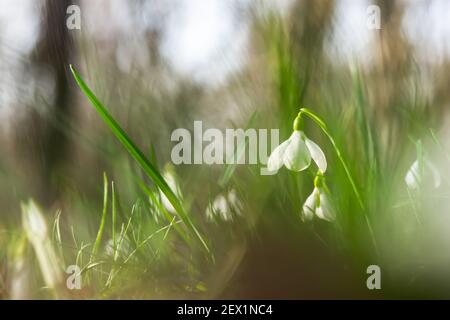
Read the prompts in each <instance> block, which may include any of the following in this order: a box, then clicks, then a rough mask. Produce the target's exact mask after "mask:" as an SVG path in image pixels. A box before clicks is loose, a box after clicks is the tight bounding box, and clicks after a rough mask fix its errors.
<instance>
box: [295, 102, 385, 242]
mask: <svg viewBox="0 0 450 320" xmlns="http://www.w3.org/2000/svg"><path fill="white" fill-rule="evenodd" d="M302 114H304V115H306V116H308V117H309V118H310V119H311V120H313V121H314V122H315V123H316V124H317V125H318V126H319V127H320V129H321V130H322V132H323V133H325V135H326V136H327V138H328V140H330V142H331V145H332V146H333V148H334V151H335V152H336V155H337V156H338V159H339V161H340V162H341V164H342V167H343V168H344V171H345V174H346V175H347V179H348V180H349V182H350V185H351V186H352V189H353V193H354V194H355V196H356V199H357V200H358V204H359V206H360V207H361V209H362V210H363V213H364V218H365V220H366V223H367V228H368V229H369V232H370V236H371V237H372V242H373V245H374V247H375V250H378V249H377V248H378V247H377V243H376V240H375V234H374V232H373V228H372V224H371V222H370V219H369V217H368V216H367V213H366V212H365V206H364V202H363V201H362V197H361V194H360V193H359V191H358V188H357V187H356V183H355V180H354V179H353V177H352V175H351V173H350V170H349V169H348V166H347V163H346V162H345V160H344V157H343V156H342V153H341V151H340V150H339V148H338V146H337V144H336V142H335V141H334V139H333V137H332V135H331V134H330V132H329V131H328V128H327V125H326V124H325V122H324V121H323V120H322V119H321V118H319V117H318V116H317V115H316V114H315V113H313V112H312V111H311V110H309V109H307V108H301V109H300V112H299V113H298V117H300V116H301V115H302Z"/></svg>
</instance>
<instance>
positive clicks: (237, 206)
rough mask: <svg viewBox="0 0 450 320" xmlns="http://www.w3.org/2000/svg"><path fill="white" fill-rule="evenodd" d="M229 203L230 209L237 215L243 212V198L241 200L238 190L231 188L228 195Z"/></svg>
mask: <svg viewBox="0 0 450 320" xmlns="http://www.w3.org/2000/svg"><path fill="white" fill-rule="evenodd" d="M227 199H228V204H229V206H230V209H231V210H232V211H233V212H234V213H235V214H237V215H240V214H241V211H242V203H241V200H239V198H238V196H237V194H236V190H234V189H231V190H230V192H229V193H228V196H227Z"/></svg>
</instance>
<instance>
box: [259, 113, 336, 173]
mask: <svg viewBox="0 0 450 320" xmlns="http://www.w3.org/2000/svg"><path fill="white" fill-rule="evenodd" d="M300 128H301V114H299V116H297V118H296V119H295V121H294V130H293V132H292V134H291V136H290V137H289V139H287V140H286V141H284V142H283V143H281V144H280V145H279V146H278V147H276V148H275V150H274V151H273V152H272V154H271V155H270V157H269V160H268V162H267V168H268V169H269V171H275V172H276V171H278V170H279V169H280V168H281V167H282V166H283V165H284V166H286V168H288V169H289V170H292V171H302V170H305V169H307V168H308V167H309V166H310V164H311V159H312V160H314V162H315V163H316V164H317V166H318V167H319V169H320V171H321V172H323V173H324V172H325V171H326V170H327V160H326V158H325V154H324V153H323V151H322V149H321V148H320V147H319V146H318V145H317V144H316V143H314V142H313V141H312V140H310V139H308V137H306V135H305V134H304V133H303V131H301V130H300Z"/></svg>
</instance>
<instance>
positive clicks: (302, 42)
mask: <svg viewBox="0 0 450 320" xmlns="http://www.w3.org/2000/svg"><path fill="white" fill-rule="evenodd" d="M377 3H378V4H379V5H380V6H381V8H382V14H383V15H382V21H384V23H385V24H384V25H383V29H382V30H380V31H374V32H377V37H376V41H375V42H376V43H375V44H374V49H373V60H374V62H373V64H372V65H370V66H367V65H364V64H362V63H358V62H357V61H355V62H352V63H353V64H352V65H347V64H342V63H337V62H336V61H334V60H333V59H332V57H330V56H329V55H326V46H325V43H326V40H327V37H328V36H329V35H330V33H331V29H332V25H333V13H334V11H335V8H336V2H335V1H331V0H328V1H325V0H324V1H294V2H293V4H292V5H291V7H290V10H289V12H288V13H287V14H283V15H282V14H280V13H279V12H278V11H276V10H267V8H266V9H265V10H262V9H261V8H260V7H259V5H256V4H255V5H254V6H251V8H250V10H249V11H250V13H249V18H248V19H249V21H250V23H249V24H250V31H249V34H250V35H249V39H250V40H249V42H250V44H249V46H250V49H249V52H250V53H249V55H250V57H249V59H248V61H247V62H246V64H245V65H244V66H243V67H242V68H241V70H239V71H238V72H236V73H235V74H233V75H232V76H231V77H229V78H227V81H226V82H225V83H224V84H222V85H220V86H216V87H208V86H206V85H201V84H199V83H196V82H195V81H191V80H190V79H186V78H183V77H178V76H177V75H176V73H175V72H174V71H173V70H172V69H171V68H170V65H168V64H167V63H166V62H165V61H164V59H162V58H161V57H159V56H158V54H157V53H154V52H153V54H155V55H156V58H155V59H153V60H152V61H153V64H152V65H151V66H149V68H148V69H147V70H141V69H139V68H138V67H133V68H132V71H131V72H128V73H125V72H123V71H121V70H120V69H119V68H118V67H117V65H116V64H115V63H114V61H113V59H111V58H108V54H105V53H104V52H101V51H102V50H101V49H102V47H101V46H102V44H101V43H96V42H95V41H93V40H92V39H90V38H89V37H88V36H84V35H83V34H82V35H79V36H77V37H76V39H74V43H71V46H72V45H73V46H74V47H76V48H77V50H78V51H77V53H76V54H73V55H67V56H66V57H65V58H64V59H63V60H64V61H59V62H57V63H60V64H58V66H59V68H61V67H62V65H63V66H64V70H63V72H64V76H65V77H66V78H65V79H66V80H65V81H67V83H66V84H64V86H66V87H67V88H65V90H67V91H68V92H70V94H67V95H68V96H70V99H69V97H65V98H64V99H67V101H64V102H60V103H63V104H67V106H68V107H67V109H64V110H65V111H61V110H60V109H58V103H56V104H54V105H53V108H54V109H52V111H51V112H49V113H48V114H47V116H46V117H41V116H39V117H38V119H39V121H42V123H45V124H46V125H47V126H49V127H51V128H53V130H55V131H54V132H53V131H51V134H50V135H54V134H56V135H63V136H64V137H65V139H67V141H64V142H61V143H63V144H64V148H62V147H61V149H60V147H59V146H58V147H56V148H55V146H53V145H52V141H53V140H52V139H49V140H45V141H46V144H42V140H40V139H41V138H39V136H38V135H37V136H33V132H34V131H38V132H41V133H42V132H46V131H45V130H44V131H40V130H41V129H42V128H40V126H38V125H36V126H33V125H30V126H29V127H28V128H27V129H29V130H31V131H30V132H31V133H29V135H31V137H29V139H28V140H27V144H23V143H22V142H23V140H20V139H19V140H13V141H14V142H13V143H12V144H13V147H12V148H11V147H10V148H9V149H8V148H7V147H5V150H8V152H7V153H6V154H5V156H4V157H1V158H0V206H1V213H0V297H2V298H133V299H134V298H137V299H146V298H147V299H148V298H374V299H378V298H449V297H450V296H449V292H450V291H449V289H450V288H449V285H448V282H447V281H446V279H447V277H448V276H449V271H448V270H450V269H449V268H447V266H448V264H449V262H450V254H449V253H447V252H450V250H448V249H449V245H450V242H449V241H450V239H449V238H448V236H447V234H448V229H449V227H450V219H449V218H448V216H449V212H448V205H449V185H448V178H447V174H448V173H447V170H446V168H447V167H448V161H449V154H450V153H449V150H450V149H448V147H449V146H448V143H447V141H446V133H447V131H446V119H447V117H448V113H447V110H448V103H449V101H448V99H449V98H450V95H449V94H448V92H447V91H446V88H447V86H448V80H449V78H448V72H447V70H448V61H443V62H440V63H436V64H434V65H431V66H426V67H425V68H424V67H421V66H419V63H418V62H417V61H416V59H415V54H414V49H413V48H412V46H410V45H409V44H408V43H407V40H406V39H405V37H404V35H403V34H402V32H401V23H400V21H401V17H402V14H403V10H404V7H403V5H402V4H401V1H378V2H377ZM156 38H157V37H156ZM147 40H148V42H149V46H157V45H158V43H156V44H154V43H153V42H152V41H155V39H154V38H153V37H151V38H149V39H147ZM35 63H37V62H35ZM69 63H73V64H74V65H75V66H77V68H79V70H78V71H79V72H80V74H81V75H82V78H83V79H84V80H85V81H86V83H87V84H88V86H89V87H90V89H88V88H87V87H85V86H84V85H81V88H82V89H83V90H80V89H79V88H78V87H77V86H76V82H75V80H74V79H73V78H72V76H71V73H70V71H69ZM61 64H62V65H61ZM430 75H431V77H430ZM430 78H431V80H430ZM78 81H80V79H78ZM79 83H80V82H79ZM425 84H426V85H425ZM60 85H63V84H61V83H60ZM425 88H427V90H425ZM58 90H59V89H58ZM90 90H92V91H90ZM83 91H84V94H86V95H87V97H88V98H89V99H90V101H91V102H93V104H94V106H95V108H92V107H91V105H90V102H89V100H88V99H87V98H86V96H85V95H84V94H83ZM94 95H95V96H96V98H93V97H94ZM61 99H62V98H61ZM35 104H36V105H41V104H43V105H47V102H45V101H42V100H41V99H39V98H36V101H35ZM236 106H237V107H236ZM69 107H70V108H72V111H73V113H72V112H71V113H68V112H66V111H67V110H69V109H70V108H69ZM302 107H307V108H309V109H310V110H312V112H314V113H315V114H317V115H318V116H319V117H320V118H321V119H323V121H324V122H325V123H326V125H327V127H328V130H329V133H330V135H331V136H332V138H333V139H334V141H335V142H336V146H337V147H338V148H339V150H341V152H342V157H343V158H344V159H345V161H346V163H348V165H349V172H350V173H351V175H352V176H353V177H354V179H355V187H356V188H357V191H358V192H359V194H360V195H361V198H362V206H361V205H360V204H359V203H358V199H357V198H356V196H355V192H354V190H353V189H352V185H351V184H350V182H349V180H348V176H347V173H346V172H345V168H344V167H343V166H342V163H341V162H340V161H339V158H338V156H337V154H336V152H335V149H334V148H333V146H332V144H331V143H330V140H329V139H328V138H327V136H325V135H324V133H323V132H322V131H321V130H320V128H319V127H318V126H317V124H316V123H314V122H313V121H311V120H310V119H305V123H304V125H305V127H304V131H305V132H307V134H308V137H310V138H311V139H313V140H314V141H315V142H316V143H317V144H319V145H320V146H321V148H322V149H323V150H324V152H325V154H326V157H327V161H328V170H327V172H326V175H325V179H326V183H327V185H328V187H329V189H330V196H331V199H332V202H333V204H334V208H335V210H336V216H337V219H336V221H334V222H331V223H330V222H326V221H322V220H319V219H315V220H313V221H312V222H308V223H304V222H302V221H301V219H300V213H301V210H302V206H303V203H304V201H305V199H306V198H307V197H308V195H309V194H310V193H311V191H312V189H313V187H314V186H313V179H314V176H315V174H316V169H315V167H314V166H311V167H310V168H309V169H308V170H306V171H304V172H300V173H294V172H291V171H288V170H287V169H286V168H282V169H281V170H280V171H279V173H278V174H277V175H273V176H261V175H260V173H259V172H260V171H259V169H260V166H259V165H258V166H256V165H238V166H235V167H233V168H230V166H219V165H212V166H207V165H181V166H173V165H170V150H171V148H172V146H173V143H171V141H170V133H171V132H172V131H173V130H174V129H176V128H188V129H191V128H192V124H193V121H194V120H199V119H201V120H203V121H204V122H205V123H207V124H208V125H209V126H211V127H217V128H222V129H223V128H246V127H249V126H251V127H254V128H278V129H280V141H283V140H285V139H287V138H288V137H289V136H290V134H291V131H292V122H293V120H294V119H295V117H296V115H297V113H298V112H299V110H300V108H302ZM95 110H96V111H97V112H98V113H99V114H100V116H101V117H99V116H98V115H99V114H97V113H96V111H95ZM102 119H103V121H102ZM26 121H29V122H28V123H31V124H35V123H36V121H37V120H36V118H34V117H31V120H30V119H28V120H26ZM44 127H45V126H44ZM33 130H34V131H33ZM111 130H112V131H111ZM55 132H56V133H55ZM43 136H44V137H47V138H48V135H46V134H43ZM47 138H42V139H47ZM2 139H3V138H2ZM11 139H12V138H11ZM5 140H7V141H9V140H10V139H9V137H6V138H5ZM49 141H50V142H49ZM58 141H59V140H58ZM419 141H420V142H419ZM58 143H59V142H58ZM29 144H31V145H32V146H33V148H30V149H27V148H26V147H24V146H27V145H29ZM8 145H10V144H8V143H6V142H5V146H8ZM123 146H124V147H125V148H123ZM24 149H25V151H24ZM17 150H19V151H18V152H17ZM55 150H56V151H55ZM62 150H63V151H62ZM138 150H139V151H138ZM51 152H55V159H56V158H57V159H58V161H56V160H55V162H52V161H50V160H48V161H47V160H45V159H44V160H42V159H41V158H40V155H42V154H45V155H47V156H48V157H52V156H51V154H50V153H51ZM52 154H53V153H52ZM56 154H57V156H56ZM129 154H131V156H130V155H129ZM422 157H425V158H426V159H429V160H430V161H432V162H433V163H435V165H436V167H437V168H438V171H439V174H440V176H441V177H442V183H441V185H440V186H439V187H438V188H434V186H433V184H432V179H431V175H428V176H425V177H424V178H423V179H422V181H421V185H420V188H418V189H409V188H408V187H407V185H406V184H405V175H406V173H407V172H408V170H409V169H410V166H411V165H412V164H413V162H414V161H415V160H416V159H421V158H422ZM42 161H44V164H45V165H44V166H42V165H38V164H41V162H42ZM427 161H428V160H427ZM168 163H169V164H168ZM224 177H226V179H224ZM224 181H225V182H226V183H224ZM230 193H231V194H233V195H236V197H237V198H238V199H237V200H236V201H238V203H239V205H236V204H235V208H237V209H238V211H239V214H234V215H233V216H232V218H230V219H228V220H226V221H224V219H222V218H221V217H220V216H217V217H215V218H214V219H212V221H211V219H208V217H207V215H206V211H207V208H208V206H211V204H212V203H214V201H215V199H217V197H220V196H221V195H222V196H223V195H229V194H230ZM28 199H34V202H29V200H28ZM165 200H168V202H169V205H167V203H166V201H165ZM229 202H232V201H229ZM30 203H32V204H33V205H31V204H30ZM34 203H36V204H34ZM236 203H237V202H236ZM21 204H22V209H21ZM24 204H25V205H24ZM228 205H231V204H230V203H228ZM41 206H42V207H41ZM30 208H32V209H30ZM21 212H22V216H21ZM24 217H31V218H30V219H37V221H40V219H41V218H42V219H44V220H45V221H46V222H45V223H46V226H47V228H46V231H45V232H43V234H42V236H41V238H39V239H38V240H36V241H37V242H36V241H35V242H33V240H31V238H32V237H30V236H29V234H30V232H29V231H27V230H26V224H25V223H23V221H22V220H21V218H22V219H24V220H25V219H26V218H24ZM36 243H37V244H36ZM41 247H42V248H45V249H42V250H39V249H36V248H41ZM53 252H54V253H53ZM372 264H376V265H379V266H380V267H381V270H382V290H380V291H369V290H368V289H367V288H366V278H367V274H366V268H367V267H368V266H369V265H372ZM69 265H78V266H80V268H81V271H82V273H81V275H82V289H81V290H68V289H67V288H66V284H65V279H67V276H68V275H67V274H65V270H66V268H67V266H69ZM43 266H47V267H43ZM48 266H51V267H48ZM46 268H50V269H52V268H55V270H59V272H60V275H58V276H57V274H58V272H55V273H54V274H53V276H54V277H55V279H58V281H59V282H58V283H56V285H55V284H54V283H48V282H49V281H50V282H51V277H50V278H49V277H48V276H47V277H46V272H45V270H46ZM47 273H48V272H47ZM49 279H50V280H49ZM61 279H64V280H61ZM50 287H52V288H50Z"/></svg>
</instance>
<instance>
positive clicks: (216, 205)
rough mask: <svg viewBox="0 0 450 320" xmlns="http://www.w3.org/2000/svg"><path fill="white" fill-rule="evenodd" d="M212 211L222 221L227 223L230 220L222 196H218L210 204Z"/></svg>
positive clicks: (225, 201)
mask: <svg viewBox="0 0 450 320" xmlns="http://www.w3.org/2000/svg"><path fill="white" fill-rule="evenodd" d="M212 211H213V213H214V214H215V215H218V216H219V217H220V218H222V220H224V221H228V220H230V219H231V214H230V210H229V207H228V203H227V199H225V197H224V196H223V195H218V196H217V197H216V198H215V199H214V202H213V204H212Z"/></svg>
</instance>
